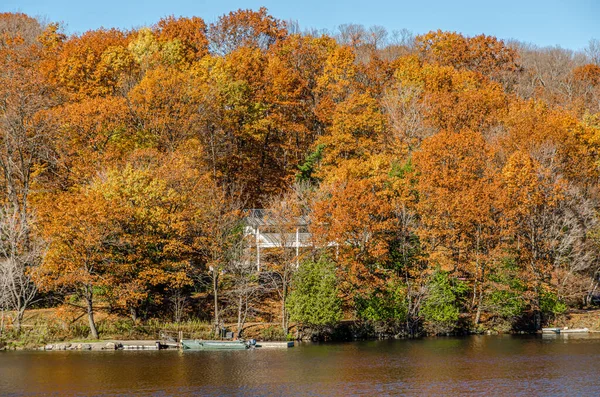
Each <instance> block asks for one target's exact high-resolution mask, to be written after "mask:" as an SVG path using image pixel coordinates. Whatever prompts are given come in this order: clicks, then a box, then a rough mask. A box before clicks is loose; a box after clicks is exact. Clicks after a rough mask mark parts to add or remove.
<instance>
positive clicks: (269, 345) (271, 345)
mask: <svg viewBox="0 0 600 397" xmlns="http://www.w3.org/2000/svg"><path fill="white" fill-rule="evenodd" d="M256 347H257V348H263V349H289V348H290V347H294V342H293V341H289V342H256Z"/></svg>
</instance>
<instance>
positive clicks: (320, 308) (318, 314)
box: [286, 257, 342, 328]
mask: <svg viewBox="0 0 600 397" xmlns="http://www.w3.org/2000/svg"><path fill="white" fill-rule="evenodd" d="M292 286H293V290H292V292H291V293H290V295H289V297H288V299H287V302H286V304H287V306H288V309H289V312H290V319H291V320H292V321H297V322H299V323H302V324H304V325H308V326H311V327H315V328H323V327H327V326H331V325H334V324H335V323H337V322H338V321H340V319H341V318H342V302H341V299H340V298H339V296H338V289H337V277H336V275H335V265H334V264H333V262H331V261H330V260H329V259H327V258H325V257H321V258H320V259H319V260H318V261H307V262H304V263H302V264H301V265H300V268H299V269H298V272H297V273H296V274H295V276H294V279H293V284H292Z"/></svg>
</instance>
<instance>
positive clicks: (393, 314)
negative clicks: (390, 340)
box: [356, 281, 408, 333]
mask: <svg viewBox="0 0 600 397" xmlns="http://www.w3.org/2000/svg"><path fill="white" fill-rule="evenodd" d="M356 308H357V317H358V318H359V319H361V320H363V321H367V322H369V323H371V324H372V325H373V326H374V328H375V330H376V332H380V333H388V332H392V333H398V332H399V328H400V327H401V324H402V323H403V322H405V321H406V317H407V314H408V307H407V302H406V289H405V287H404V286H403V285H401V284H399V283H397V282H395V281H390V282H388V283H387V285H385V287H384V288H382V289H378V290H376V291H374V292H373V293H372V294H371V295H370V296H368V297H366V298H362V297H361V298H357V300H356Z"/></svg>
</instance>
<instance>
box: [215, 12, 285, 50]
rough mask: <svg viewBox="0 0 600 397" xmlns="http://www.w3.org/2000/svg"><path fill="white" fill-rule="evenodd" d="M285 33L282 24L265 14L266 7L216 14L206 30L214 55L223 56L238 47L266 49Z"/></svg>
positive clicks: (283, 24)
mask: <svg viewBox="0 0 600 397" xmlns="http://www.w3.org/2000/svg"><path fill="white" fill-rule="evenodd" d="M286 35H287V30H286V28H285V23H284V22H283V21H280V20H278V19H276V18H274V17H272V16H271V15H269V14H268V13H267V9H266V8H265V7H261V8H260V9H259V10H258V11H253V10H242V9H239V10H237V11H233V12H230V13H229V14H228V15H224V16H221V17H219V20H218V21H217V22H216V23H213V24H211V25H210V27H209V30H208V38H209V43H210V44H209V47H210V49H211V51H212V52H213V53H214V54H218V55H225V54H228V53H230V52H232V51H234V50H236V49H238V48H240V47H251V48H258V49H260V50H263V51H265V50H267V49H268V48H269V47H270V46H271V45H273V44H274V43H275V42H277V41H278V40H282V39H283V38H285V36H286Z"/></svg>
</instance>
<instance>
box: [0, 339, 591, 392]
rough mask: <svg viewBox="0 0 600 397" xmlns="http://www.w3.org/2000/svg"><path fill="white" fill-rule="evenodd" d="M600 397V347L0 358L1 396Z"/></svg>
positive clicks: (534, 344) (523, 343)
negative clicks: (415, 396)
mask: <svg viewBox="0 0 600 397" xmlns="http://www.w3.org/2000/svg"><path fill="white" fill-rule="evenodd" d="M397 394H403V395H464V394H469V395H482V396H483V395H485V396H488V395H511V396H519V395H521V396H531V395H544V396H548V395H569V396H573V395H585V396H593V395H600V339H599V338H593V337H586V336H575V337H574V336H573V335H571V336H570V337H568V338H567V337H564V336H563V337H560V336H557V337H550V338H546V337H544V338H542V337H541V336H470V337H464V338H453V337H447V338H425V339H417V340H395V341H368V342H349V343H339V344H300V345H299V346H296V347H294V348H291V349H282V350H279V349H276V350H266V349H265V350H260V349H257V350H248V351H196V352H189V351H185V352H182V351H99V352H91V351H53V352H0V395H3V396H4V395H15V396H21V395H22V396H32V395H61V396H63V395H78V396H80V395H103V396H111V395H154V396H167V395H277V396H280V395H307V396H310V395H335V396H352V395H397Z"/></svg>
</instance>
